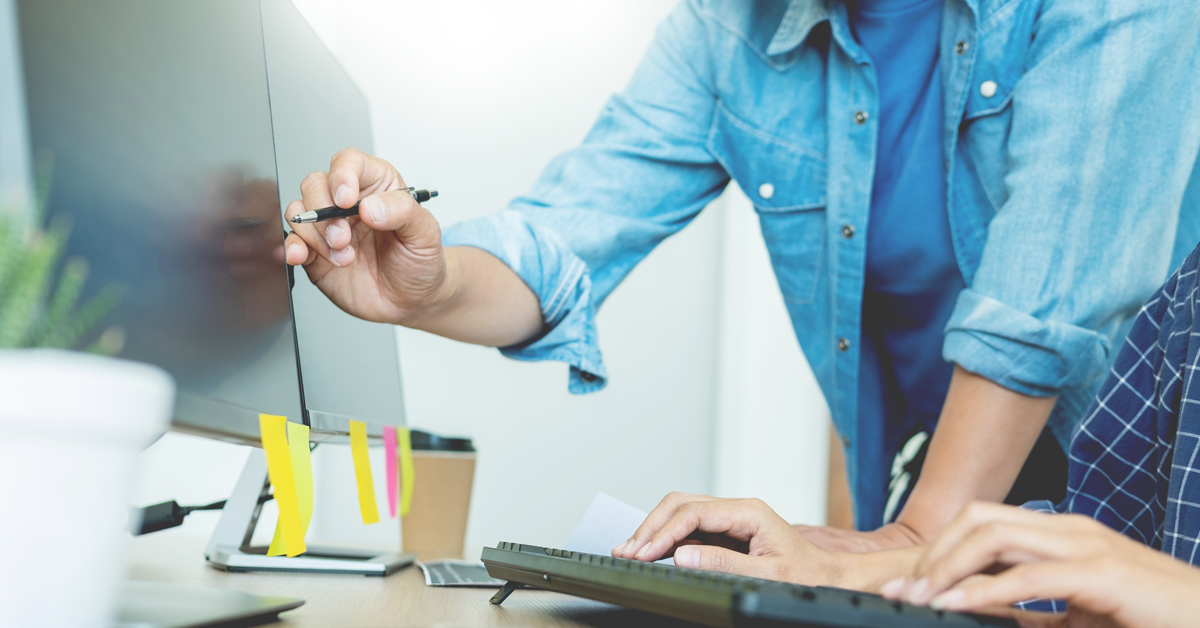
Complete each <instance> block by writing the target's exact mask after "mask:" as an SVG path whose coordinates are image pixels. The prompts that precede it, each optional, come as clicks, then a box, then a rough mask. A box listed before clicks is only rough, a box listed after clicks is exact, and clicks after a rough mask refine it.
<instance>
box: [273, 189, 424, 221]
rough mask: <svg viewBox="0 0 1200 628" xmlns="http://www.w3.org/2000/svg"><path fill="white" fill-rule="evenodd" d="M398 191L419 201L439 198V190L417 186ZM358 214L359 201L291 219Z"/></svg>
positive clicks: (309, 219)
mask: <svg viewBox="0 0 1200 628" xmlns="http://www.w3.org/2000/svg"><path fill="white" fill-rule="evenodd" d="M396 191H397V192H408V195H409V196H411V197H412V199H413V200H414V201H416V202H418V203H424V202H425V201H427V200H429V199H431V198H437V195H438V191H437V190H418V189H416V188H402V189H399V190H396ZM357 215H358V203H355V204H353V205H351V206H350V207H338V206H337V205H334V206H332V207H325V208H322V209H314V210H311V211H306V212H304V213H303V214H300V215H298V216H293V217H292V219H291V221H292V222H294V223H296V224H302V223H306V222H323V221H326V220H333V219H334V218H348V217H350V216H357Z"/></svg>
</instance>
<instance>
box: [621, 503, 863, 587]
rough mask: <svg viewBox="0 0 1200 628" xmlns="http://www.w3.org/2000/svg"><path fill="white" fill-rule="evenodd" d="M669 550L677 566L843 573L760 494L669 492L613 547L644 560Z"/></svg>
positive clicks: (775, 576)
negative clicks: (726, 496) (720, 495)
mask: <svg viewBox="0 0 1200 628" xmlns="http://www.w3.org/2000/svg"><path fill="white" fill-rule="evenodd" d="M672 554H673V555H674V557H675V564H676V565H678V566H680V567H689V568H692V569H706V570H709V571H722V572H726V573H731V574H737V575H741V576H752V577H756V578H764V579H768V580H782V581H787V582H795V583H798V584H809V585H812V584H835V583H837V582H838V578H839V577H840V576H841V575H842V568H841V565H840V564H839V561H838V560H837V558H836V557H835V556H834V555H832V554H830V553H829V552H827V551H825V550H822V549H821V548H819V547H817V546H816V545H813V544H812V543H811V542H809V541H808V539H806V538H804V535H802V534H800V532H798V531H797V530H796V529H795V528H793V527H792V526H791V525H789V524H788V522H786V521H784V520H783V519H782V518H781V517H780V516H779V515H777V514H775V511H773V510H771V509H770V508H769V507H768V506H767V505H766V504H764V503H763V502H762V501H761V500H758V499H719V498H715V497H706V496H704V495H689V494H686V493H671V494H669V495H667V496H666V497H665V498H663V500H662V502H660V503H659V505H658V506H657V507H655V509H654V510H653V511H652V512H651V513H650V514H649V516H647V517H646V520H645V521H644V522H643V523H642V525H641V526H640V527H638V529H637V531H636V532H634V535H633V538H631V539H629V540H628V541H626V542H625V543H623V544H622V545H620V546H619V547H617V548H616V549H614V550H613V552H612V555H613V556H615V557H617V558H632V559H636V560H643V561H654V560H658V559H660V558H662V557H664V556H670V555H672Z"/></svg>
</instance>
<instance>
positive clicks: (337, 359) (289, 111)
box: [261, 0, 404, 440]
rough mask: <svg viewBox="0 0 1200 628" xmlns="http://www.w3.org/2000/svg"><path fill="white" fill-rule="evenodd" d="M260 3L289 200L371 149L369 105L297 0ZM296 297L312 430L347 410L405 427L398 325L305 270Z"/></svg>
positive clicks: (326, 429) (336, 422)
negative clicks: (371, 318) (362, 315)
mask: <svg viewBox="0 0 1200 628" xmlns="http://www.w3.org/2000/svg"><path fill="white" fill-rule="evenodd" d="M261 4H262V16H263V39H264V43H265V47H266V53H267V82H268V85H269V86H270V93H271V120H272V123H273V125H274V129H275V159H276V163H277V165H278V175H279V176H278V179H279V189H280V206H281V207H287V204H288V203H289V202H291V201H292V200H293V199H296V198H299V197H300V182H301V181H303V180H304V177H306V176H307V175H308V174H309V173H310V172H314V171H317V170H327V169H328V168H329V160H330V158H331V157H333V154H334V153H336V152H337V151H339V150H341V149H343V148H351V147H352V148H357V149H359V150H362V151H364V152H367V153H370V152H371V123H370V112H369V110H368V108H367V101H366V98H364V97H363V95H362V93H361V92H360V91H359V90H358V88H357V87H356V86H355V85H354V83H353V82H352V81H351V80H350V78H349V77H348V76H347V74H346V72H345V71H343V69H342V68H341V66H339V65H338V63H337V61H336V60H335V59H334V58H333V55H331V54H330V53H329V50H328V49H326V48H325V46H324V45H323V44H322V43H321V40H320V39H319V38H318V37H317V35H316V33H315V32H313V30H312V29H311V28H310V27H309V25H308V23H307V22H305V21H304V18H303V16H301V15H300V13H299V12H298V11H297V10H296V8H295V7H294V6H293V5H292V3H291V1H290V0H262V2H261ZM292 301H293V303H294V304H295V311H296V331H297V334H298V337H299V346H300V362H301V367H302V368H301V372H302V373H303V374H304V382H303V384H304V402H305V409H306V410H307V413H308V418H309V421H310V422H311V423H312V426H313V431H314V438H315V439H317V440H322V439H325V436H326V435H333V434H339V433H341V434H344V433H345V432H346V430H347V429H348V425H347V420H348V419H350V418H354V419H358V420H362V421H364V422H366V423H367V433H368V434H379V433H380V427H381V426H382V425H404V403H403V399H402V398H401V394H400V363H399V359H398V357H397V348H396V336H395V331H394V330H393V329H392V327H391V326H390V325H383V324H379V323H369V322H367V321H363V320H359V319H357V318H354V317H353V316H350V315H349V314H346V313H345V312H342V311H341V310H339V309H338V308H337V306H335V305H334V304H333V303H332V302H330V301H329V299H327V298H325V295H323V294H322V293H321V291H320V290H318V289H317V287H316V286H314V285H313V284H312V283H311V282H310V281H309V280H308V275H306V274H305V273H304V272H303V271H302V270H300V269H297V270H296V273H295V287H294V288H292Z"/></svg>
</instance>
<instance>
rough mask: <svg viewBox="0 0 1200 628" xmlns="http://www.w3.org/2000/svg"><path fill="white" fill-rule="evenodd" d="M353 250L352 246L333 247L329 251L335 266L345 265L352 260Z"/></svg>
mask: <svg viewBox="0 0 1200 628" xmlns="http://www.w3.org/2000/svg"><path fill="white" fill-rule="evenodd" d="M351 251H352V249H351V248H350V247H346V248H344V249H333V250H331V251H329V259H330V261H332V262H333V265H334V266H344V265H345V264H346V263H347V262H349V261H350V256H351Z"/></svg>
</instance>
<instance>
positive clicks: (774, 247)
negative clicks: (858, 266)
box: [708, 103, 827, 303]
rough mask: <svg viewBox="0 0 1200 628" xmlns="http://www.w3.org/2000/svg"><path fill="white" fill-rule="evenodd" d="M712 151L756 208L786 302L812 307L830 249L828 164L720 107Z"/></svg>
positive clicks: (712, 133)
mask: <svg viewBox="0 0 1200 628" xmlns="http://www.w3.org/2000/svg"><path fill="white" fill-rule="evenodd" d="M708 150H709V151H710V152H711V153H712V154H713V156H715V157H716V158H717V161H719V162H720V163H721V165H722V166H724V167H725V170H726V171H727V172H728V173H729V175H730V176H731V177H733V179H734V180H735V181H737V183H738V185H739V186H741V188H742V189H743V190H745V192H746V195H747V196H748V197H750V200H751V202H753V203H754V210H755V211H756V212H757V213H758V217H759V223H760V225H761V227H762V234H763V239H764V240H765V241H766V244H767V251H768V252H769V253H770V255H771V264H772V266H774V267H775V277H776V279H777V280H778V281H779V287H780V289H781V290H782V292H783V297H784V300H785V301H787V302H789V303H811V302H812V301H813V298H814V296H815V292H816V286H817V278H818V276H819V274H820V272H821V269H822V263H823V258H824V249H825V179H826V172H827V167H826V163H825V159H824V158H823V157H822V156H821V155H820V154H819V153H816V152H815V151H812V150H811V149H807V148H804V147H802V146H799V145H796V144H793V143H790V142H787V141H785V140H783V139H780V138H778V137H776V136H774V135H771V134H769V133H767V132H765V131H762V130H761V129H758V128H756V127H754V126H752V125H751V124H749V123H747V122H745V121H743V120H741V119H739V118H737V117H735V116H734V115H733V114H732V113H730V112H729V110H727V109H726V108H725V107H724V106H722V105H721V104H720V103H718V106H717V112H716V115H715V117H714V119H713V125H712V129H711V130H710V131H709V137H708Z"/></svg>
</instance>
